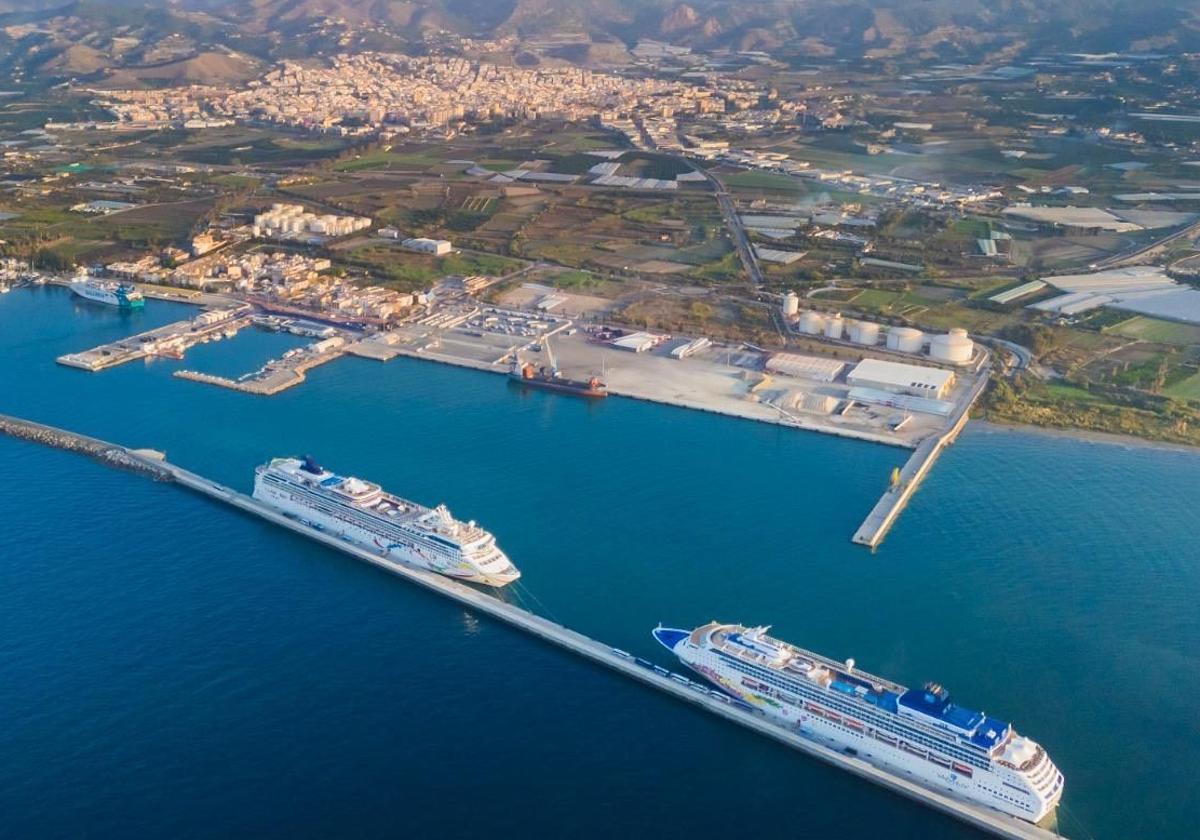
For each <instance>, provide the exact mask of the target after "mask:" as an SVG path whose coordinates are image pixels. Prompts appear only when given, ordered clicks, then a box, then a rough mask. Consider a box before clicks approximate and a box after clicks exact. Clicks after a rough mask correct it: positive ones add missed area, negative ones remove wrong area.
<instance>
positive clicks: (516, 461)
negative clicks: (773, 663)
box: [0, 288, 1200, 840]
mask: <svg viewBox="0 0 1200 840" xmlns="http://www.w3.org/2000/svg"><path fill="white" fill-rule="evenodd" d="M193 312H194V310H192V309H191V308H189V307H187V306H184V305H180V304H171V303H165V302H160V301H149V302H148V304H147V306H146V309H145V311H144V312H141V313H132V314H130V313H120V312H117V311H114V310H111V309H107V308H104V307H99V306H95V305H92V304H86V303H83V302H78V301H76V300H75V299H73V298H72V297H71V296H70V295H69V293H67V292H66V291H64V290H61V289H57V288H40V289H23V290H16V291H14V292H12V293H11V294H8V295H3V296H0V412H4V413H9V414H15V415H18V416H23V417H28V418H31V419H35V420H41V421H44V422H48V423H53V424H58V425H62V426H65V427H68V428H71V429H75V430H78V431H82V432H85V433H89V434H94V435H97V436H100V437H104V438H107V439H111V440H115V441H118V442H121V443H124V444H127V445H131V446H146V447H153V448H157V449H162V450H165V451H166V452H167V454H168V456H169V457H170V458H171V459H172V460H174V461H176V462H178V463H180V464H181V465H183V466H185V467H188V468H191V469H194V470H197V471H199V472H201V473H204V474H205V475H208V476H210V477H212V478H215V479H217V480H219V481H222V482H226V483H229V484H232V485H234V486H236V487H239V488H241V489H244V490H249V489H250V487H251V483H252V471H253V468H254V467H255V465H257V464H259V463H261V462H263V461H265V460H266V459H268V458H269V457H272V456H275V455H283V454H304V453H311V454H313V455H314V456H316V457H317V458H318V459H320V460H321V461H323V462H324V463H325V464H326V465H327V466H329V467H331V468H334V469H336V470H338V471H340V472H346V473H352V474H357V475H361V476H364V477H367V478H370V479H373V480H377V481H379V482H381V483H383V484H384V485H385V486H387V487H388V488H390V489H392V490H394V491H395V492H398V493H400V494H401V495H405V496H408V497H410V498H414V499H417V500H419V501H423V502H426V503H435V502H445V503H446V504H448V505H449V506H450V508H451V509H452V510H453V511H454V512H455V513H456V514H457V515H459V516H460V517H462V518H473V519H476V520H478V521H479V522H480V523H481V524H483V525H484V526H485V527H487V528H489V529H490V530H492V531H494V532H495V533H496V535H497V537H498V539H499V542H500V544H501V545H502V547H504V548H505V549H506V550H507V552H508V553H509V554H510V555H511V556H512V557H513V559H514V560H515V561H516V562H517V564H518V565H519V566H520V567H521V569H522V570H523V572H524V578H523V579H522V582H521V589H520V590H519V591H517V592H515V593H513V597H516V598H519V599H520V600H521V601H522V602H523V603H525V604H527V605H528V606H530V607H531V608H533V609H536V610H537V611H539V612H542V613H544V614H547V615H549V616H551V617H552V618H555V619H557V620H559V621H562V622H564V623H566V624H568V625H570V626H572V627H575V628H577V629H579V630H582V631H583V632H586V633H588V634H590V635H593V636H596V637H598V638H600V639H603V640H605V641H607V642H609V643H611V644H613V645H616V646H618V647H622V648H625V649H628V650H631V651H634V652H636V653H638V654H641V655H645V656H650V657H654V658H656V659H658V660H659V661H662V662H663V664H670V661H669V657H667V656H666V654H665V652H662V651H660V650H658V649H657V646H656V645H655V644H654V642H653V640H652V639H651V638H650V635H649V631H650V630H651V629H652V628H653V627H654V626H655V625H657V624H658V623H659V622H664V623H667V624H675V625H679V626H684V627H691V626H694V625H696V624H699V623H701V622H704V621H707V620H709V619H719V620H724V621H740V622H746V623H756V624H757V623H762V624H771V625H774V632H775V633H776V634H777V635H779V636H781V637H783V638H785V639H788V640H792V641H795V642H796V643H799V644H802V645H804V646H806V647H810V648H813V649H815V650H818V651H821V652H823V653H826V654H829V655H831V656H835V657H838V658H844V657H850V656H853V657H854V658H855V659H856V660H857V661H858V663H859V664H860V665H861V666H862V667H863V668H865V669H868V670H870V671H873V672H876V673H880V674H883V675H886V676H889V677H892V678H894V679H896V680H898V681H901V682H907V683H922V682H924V681H926V680H936V681H938V682H941V683H943V684H945V685H946V686H947V687H949V688H950V690H951V691H952V693H953V694H954V695H955V697H956V699H957V700H958V701H959V702H962V703H964V704H966V705H970V706H975V707H981V708H983V709H984V710H986V711H987V712H988V713H990V714H994V715H996V716H998V717H1001V718H1003V719H1008V720H1012V721H1014V723H1015V724H1016V726H1017V727H1018V729H1020V730H1021V731H1022V732H1023V733H1026V734H1029V735H1030V736H1032V737H1034V738H1035V739H1037V740H1038V741H1040V742H1041V743H1043V744H1044V745H1045V746H1046V747H1047V749H1048V750H1049V751H1050V753H1051V755H1052V757H1053V758H1054V760H1055V761H1056V763H1057V764H1058V765H1059V767H1060V768H1061V769H1062V770H1063V772H1064V774H1065V775H1066V780H1067V788H1066V798H1065V809H1064V810H1063V813H1062V817H1061V827H1062V829H1063V830H1064V832H1065V833H1066V834H1067V835H1068V836H1070V837H1073V838H1077V840H1089V838H1091V837H1096V838H1142V837H1145V838H1150V837H1153V838H1156V840H1172V839H1173V838H1180V839H1181V840H1182V838H1193V837H1195V836H1196V829H1195V814H1194V800H1195V791H1196V782H1195V779H1196V767H1197V760H1198V759H1200V716H1198V715H1197V714H1196V712H1195V703H1196V697H1198V696H1200V653H1198V651H1200V621H1198V620H1197V612H1196V605H1197V602H1198V601H1200V550H1198V549H1197V541H1196V536H1195V534H1196V530H1195V522H1196V508H1197V504H1198V500H1200V455H1198V454H1196V453H1192V452H1181V451H1170V450H1164V449H1153V448H1147V447H1140V446H1121V445H1112V444H1099V443H1088V442H1081V441H1075V440H1070V439H1066V438H1058V437H1049V436H1044V435H1040V434H1036V433H1024V432H1013V431H1004V430H994V429H988V428H986V427H969V428H968V431H967V432H966V434H964V436H963V437H962V438H961V439H960V441H959V442H958V443H957V444H956V445H955V446H954V447H952V448H951V449H950V450H949V451H948V452H947V454H946V455H945V457H944V458H943V459H942V461H941V462H940V463H939V464H938V466H937V467H936V468H935V469H934V471H933V473H932V475H931V477H930V478H929V480H928V481H927V482H926V483H925V484H924V486H923V487H922V488H921V490H920V491H919V492H918V493H917V494H916V496H915V498H914V500H913V502H912V504H911V506H910V507H909V509H908V510H907V511H906V512H905V513H904V514H903V515H902V517H901V518H900V521H899V523H898V525H897V527H896V528H895V529H894V530H893V532H892V533H891V535H890V536H889V537H888V539H887V541H886V542H885V543H884V545H883V546H882V547H881V548H880V549H879V550H878V551H877V552H875V553H871V552H869V551H866V550H864V549H862V548H859V547H856V546H854V545H852V544H851V543H850V541H849V538H850V535H851V533H852V532H853V531H854V529H855V527H856V526H857V525H858V524H859V522H860V521H861V519H862V518H863V517H864V516H865V514H866V513H867V511H868V510H869V509H870V507H871V505H872V504H874V502H875V500H876V498H877V497H878V495H879V493H880V492H881V491H882V490H883V489H884V487H885V486H886V484H887V481H888V476H889V473H890V471H891V469H892V468H893V467H894V466H896V465H898V464H899V463H901V462H902V461H903V459H904V457H905V456H906V454H907V453H905V452H904V451H902V450H897V449H891V448H887V447H882V446H875V445H870V444H863V443H858V442H854V441H846V440H841V439H836V438H830V437H825V436H821V435H816V434H809V433H804V432H798V431H795V430H788V429H783V428H778V427H773V426H768V425H764V424H757V423H752V422H747V421H740V420H734V419H729V418H723V417H718V416H715V415H709V414H703V413H699V412H689V411H686V410H682V409H675V408H669V407H664V406H658V405H652V404H648V403H641V402H635V401H631V400H625V399H620V398H613V399H609V400H606V401H604V402H603V403H601V404H591V403H587V402H584V401H578V400H572V399H569V398H563V397H560V396H556V395H553V394H542V393H523V392H520V391H516V390H513V389H510V388H509V387H508V386H507V385H506V383H505V381H504V380H503V379H502V378H500V377H494V376H489V375H487V374H481V373H476V372H473V371H467V370H460V369H456V368H450V367H444V366H439V365H436V364H432V363H421V362H417V361H411V360H404V359H399V360H396V361H393V362H389V363H386V364H380V363H378V362H373V361H368V360H360V359H343V360H340V361H337V362H335V363H333V364H330V365H327V366H324V367H321V368H318V369H317V370H315V371H313V372H311V373H310V375H309V381H308V382H307V383H305V384H304V385H302V386H301V387H299V388H296V389H293V390H290V391H287V392H284V393H283V394H281V395H279V396H276V397H270V398H264V397H255V396H251V395H245V394H239V393H235V392H231V391H226V390H223V389H218V388H214V387H211V386H206V385H202V384H199V383H194V382H188V381H184V380H180V379H176V378H173V377H172V376H171V373H172V372H173V371H175V370H178V369H179V368H181V367H183V366H186V367H189V368H194V369H199V370H205V371H210V372H213V373H220V374H224V375H236V374H238V373H242V372H248V371H250V370H253V369H255V368H257V367H258V366H259V365H261V364H262V363H263V361H265V360H266V359H267V358H269V357H270V356H272V355H278V354H279V353H281V352H282V351H283V350H286V349H288V348H289V347H291V346H295V343H296V340H295V339H294V338H291V337H288V336H281V335H273V334H265V333H256V332H254V331H247V332H243V333H242V334H241V335H239V336H238V337H237V338H235V339H231V340H228V341H223V342H219V343H213V344H208V345H204V346H202V347H199V348H196V349H195V350H193V351H192V352H190V353H189V354H188V358H187V360H186V361H184V362H176V361H166V360H156V361H153V362H149V363H142V362H137V363H133V364H130V365H127V366H123V367H119V368H115V369H112V370H108V371H104V372H102V373H86V372H82V371H77V370H72V369H68V368H64V367H61V366H58V365H56V364H55V362H54V359H55V357H56V356H58V355H60V354H62V353H65V352H71V351H76V350H82V349H86V348H88V347H92V346H94V345H96V344H99V343H101V342H104V341H108V340H111V339H113V338H116V337H119V336H124V335H129V334H132V333H134V332H138V331H141V330H144V329H147V328H149V327H151V326H154V325H157V324H162V323H166V322H169V321H172V320H177V319H179V318H182V317H187V316H188V315H190V314H192V313H193ZM0 465H2V467H3V475H2V480H0V512H2V514H3V515H2V516H0V837H4V838H9V837H12V838H42V837H47V838H59V837H62V838H122V840H129V838H164V837H171V838H228V837H246V836H253V837H256V838H276V837H278V838H289V840H295V839H296V838H328V837H355V838H360V837H361V838H459V837H462V838H468V837H485V836H486V837H516V836H522V837H556V838H609V837H613V836H621V837H626V838H631V840H632V839H633V838H655V840H661V839H662V838H676V837H678V838H685V837H686V838H698V837H702V838H707V837H714V838H715V837H723V838H724V837H779V836H789V837H837V838H839V840H854V839H855V838H864V840H865V839H866V838H876V837H880V836H886V837H892V838H910V837H911V838H925V837H939V838H942V837H945V838H968V837H974V836H976V835H975V834H974V833H973V832H972V831H970V830H969V829H967V828H965V827H963V826H961V825H959V824H958V823H956V822H954V821H952V820H950V819H949V818H946V817H943V816H941V815H938V814H935V813H932V812H930V811H928V810H926V809H924V808H922V807H921V806H919V805H916V804H913V803H910V802H908V801H906V800H902V799H900V798H897V797H896V796H894V795H892V794H889V793H887V792H885V791H882V790H880V789H877V788H875V787H873V786H871V785H869V784H867V783H865V782H861V781H859V780H857V779H855V778H852V777H850V776H848V775H845V774H843V773H840V772H839V771H837V770H834V769H832V768H829V767H827V766H826V765H824V764H820V763H817V762H815V761H813V760H810V759H807V758H805V757H803V756H801V755H798V754H795V753H793V752H790V751H788V750H786V749H784V748H782V747H779V746H777V745H775V744H773V743H770V742H767V741H766V740H764V739H761V738H759V737H756V736H754V735H752V734H750V733H748V732H744V731H742V730H740V729H738V728H736V727H733V726H731V725H729V724H728V723H725V722H723V721H720V720H717V719H714V718H712V717H710V716H708V715H706V714H704V713H701V712H698V711H695V710H692V709H691V708H689V707H685V706H682V705H680V704H678V703H677V702H675V701H672V700H670V699H669V698H666V697H663V696H659V695H658V694H656V693H653V692H651V691H649V690H647V689H645V688H642V687H640V686H638V685H634V684H631V683H629V682H627V681H625V680H623V679H621V678H620V677H617V676H615V675H613V674H610V673H608V672H606V671H604V670H600V669H597V668H595V667H592V666H589V665H587V664H585V663H583V662H581V661H578V660H576V659H574V658H572V657H571V656H569V655H566V654H564V653H561V652H559V651H557V650H555V649H552V648H549V647H547V646H546V645H544V644H541V643H539V642H537V641H535V640H533V639H531V638H528V637H526V636H524V635H522V634H520V633H518V632H515V631H512V630H509V629H507V628H505V627H503V626H500V625H497V624H495V623H494V622H492V621H489V620H487V619H485V618H481V617H479V616H476V615H474V614H472V613H470V612H468V611H464V610H463V609H461V608H459V607H456V606H454V605H452V604H450V603H447V602H444V601H442V600H440V599H438V598H437V597H436V596H434V595H431V594H429V593H426V592H424V591H419V590H417V589H415V588H413V587H411V586H410V585H408V584H406V583H405V582H404V581H402V580H400V579H396V578H393V577H391V576H388V575H386V574H384V573H382V572H380V571H378V570H376V569H373V568H371V567H367V566H365V565H364V564H361V563H357V562H355V561H353V560H351V559H349V558H347V557H345V556H344V555H341V554H338V553H334V552H332V551H329V550H326V549H324V548H321V547H318V546H315V545H313V544H311V543H309V542H307V541H305V540H304V539H303V538H301V537H298V536H296V535H293V534H290V533H286V532H283V531H280V530H278V529H276V528H273V527H271V526H269V525H267V524H265V523H263V522H260V521H257V520H255V519H252V518H249V517H247V516H244V515H241V514H239V513H237V512H235V511H232V510H229V509H226V508H223V507H220V506H218V505H217V504H215V503H213V502H210V501H208V500H206V499H204V498H200V497H197V496H194V495H192V494H190V493H188V492H186V491H185V490H183V489H181V488H178V487H174V486H171V485H166V484H158V483H154V482H151V481H148V480H146V479H144V478H141V477H139V476H135V475H132V474H126V473H122V472H117V471H114V470H111V469H108V468H105V467H103V466H100V465H98V464H96V463H94V462H92V461H90V460H88V459H86V458H82V457H80V456H77V455H73V454H71V453H66V452H60V451H55V450H50V449H46V448H42V447H39V446H37V445H34V444H30V443H25V442H19V441H14V440H11V439H7V438H0Z"/></svg>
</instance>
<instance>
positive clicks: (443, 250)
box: [400, 237, 454, 257]
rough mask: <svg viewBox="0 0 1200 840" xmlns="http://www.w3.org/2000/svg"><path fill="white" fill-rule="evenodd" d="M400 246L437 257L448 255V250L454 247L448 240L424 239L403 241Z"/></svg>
mask: <svg viewBox="0 0 1200 840" xmlns="http://www.w3.org/2000/svg"><path fill="white" fill-rule="evenodd" d="M400 244H401V245H402V246H404V247H405V248H407V249H408V250H410V251H420V252H421V253H422V254H433V255H435V256H438V257H441V256H444V255H446V254H449V253H450V249H451V248H453V247H454V246H453V245H452V244H451V243H450V240H448V239H425V238H424V237H417V238H415V239H405V240H404V241H403V242H401V243H400Z"/></svg>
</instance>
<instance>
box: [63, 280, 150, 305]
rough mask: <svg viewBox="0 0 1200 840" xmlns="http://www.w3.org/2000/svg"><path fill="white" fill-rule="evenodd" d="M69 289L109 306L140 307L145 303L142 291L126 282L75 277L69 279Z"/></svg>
mask: <svg viewBox="0 0 1200 840" xmlns="http://www.w3.org/2000/svg"><path fill="white" fill-rule="evenodd" d="M71 291H72V292H74V293H75V294H77V295H79V296H80V297H81V298H85V299H87V300H92V301H95V302H96V303H105V304H108V305H109V306H119V307H121V308H122V309H141V308H142V307H143V306H145V305H146V299H145V298H144V297H142V293H141V292H139V291H138V290H137V289H136V288H134V287H133V286H131V285H129V284H128V283H115V282H113V281H111V280H96V279H95V278H92V277H77V278H76V279H74V280H72V281H71Z"/></svg>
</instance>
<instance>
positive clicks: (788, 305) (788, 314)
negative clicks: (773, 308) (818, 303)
mask: <svg viewBox="0 0 1200 840" xmlns="http://www.w3.org/2000/svg"><path fill="white" fill-rule="evenodd" d="M799 311H800V296H799V295H797V294H796V293H795V292H788V293H787V294H786V295H784V296H783V317H784V318H787V319H788V320H791V319H792V318H795V317H796V314H797V313H798V312H799Z"/></svg>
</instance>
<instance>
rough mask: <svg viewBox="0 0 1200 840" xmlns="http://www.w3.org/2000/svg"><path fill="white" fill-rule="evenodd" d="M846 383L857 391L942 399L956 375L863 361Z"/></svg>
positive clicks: (938, 370)
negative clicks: (870, 389)
mask: <svg viewBox="0 0 1200 840" xmlns="http://www.w3.org/2000/svg"><path fill="white" fill-rule="evenodd" d="M846 381H847V382H849V383H850V384H851V385H853V386H855V387H862V388H876V389H880V390H884V391H892V392H894V393H900V394H912V395H914V396H917V397H927V398H931V399H941V398H942V397H944V396H946V394H947V393H949V391H950V389H951V388H952V387H953V386H954V373H953V371H949V370H942V369H941V368H930V367H920V366H918V365H906V364H901V363H900V362H885V361H883V360H882V359H863V360H862V361H861V362H859V363H858V364H857V365H855V367H854V370H852V371H850V373H849V375H847V376H846Z"/></svg>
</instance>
